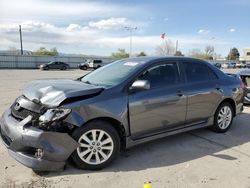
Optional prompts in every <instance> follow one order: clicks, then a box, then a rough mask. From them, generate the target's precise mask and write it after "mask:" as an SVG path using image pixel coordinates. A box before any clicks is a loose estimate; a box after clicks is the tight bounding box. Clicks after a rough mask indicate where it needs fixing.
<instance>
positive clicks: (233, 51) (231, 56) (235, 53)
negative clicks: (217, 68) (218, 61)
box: [227, 47, 240, 60]
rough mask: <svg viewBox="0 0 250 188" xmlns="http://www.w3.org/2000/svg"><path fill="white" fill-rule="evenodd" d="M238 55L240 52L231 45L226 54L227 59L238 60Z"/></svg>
mask: <svg viewBox="0 0 250 188" xmlns="http://www.w3.org/2000/svg"><path fill="white" fill-rule="evenodd" d="M239 57H240V53H239V50H238V49H237V48H235V47H233V48H232V49H230V52H229V54H228V56H227V59H228V60H238V59H239Z"/></svg>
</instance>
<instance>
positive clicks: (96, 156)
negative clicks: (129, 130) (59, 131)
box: [71, 121, 120, 170]
mask: <svg viewBox="0 0 250 188" xmlns="http://www.w3.org/2000/svg"><path fill="white" fill-rule="evenodd" d="M72 137H73V138H74V139H75V140H76V141H77V142H78V143H81V146H80V147H78V148H77V149H76V150H75V151H74V152H73V153H72V155H71V158H72V161H73V162H74V164H75V165H76V166H77V167H78V168H81V169H84V170H100V169H103V168H104V167H106V166H107V165H108V164H109V163H111V162H112V161H113V160H114V159H115V157H116V156H117V154H118V153H119V151H120V138H119V134H118V133H117V131H116V130H115V129H114V128H113V127H112V125H111V124H109V123H108V122H105V121H93V122H90V123H88V124H86V125H84V126H83V127H80V128H78V129H76V130H75V131H74V132H73V134H72Z"/></svg>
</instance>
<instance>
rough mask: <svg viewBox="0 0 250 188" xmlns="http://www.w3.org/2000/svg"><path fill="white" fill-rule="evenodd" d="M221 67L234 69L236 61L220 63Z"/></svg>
mask: <svg viewBox="0 0 250 188" xmlns="http://www.w3.org/2000/svg"><path fill="white" fill-rule="evenodd" d="M221 67H222V68H223V69H235V68H236V62H230V63H223V64H222V65H221Z"/></svg>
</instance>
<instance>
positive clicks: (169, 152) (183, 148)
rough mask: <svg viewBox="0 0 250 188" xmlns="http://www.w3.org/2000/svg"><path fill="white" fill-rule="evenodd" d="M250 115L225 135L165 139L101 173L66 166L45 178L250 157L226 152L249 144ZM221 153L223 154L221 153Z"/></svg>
mask: <svg viewBox="0 0 250 188" xmlns="http://www.w3.org/2000/svg"><path fill="white" fill-rule="evenodd" d="M249 121H250V114H248V113H242V114H241V115H239V116H237V117H236V118H235V119H234V122H233V124H232V127H231V129H230V130H229V131H228V132H226V133H223V134H219V133H214V132H212V131H210V130H209V129H200V130H195V131H191V132H187V133H182V134H178V135H174V136H170V137H166V138H164V139H160V140H156V141H152V142H149V143H146V144H142V145H139V146H136V147H134V148H132V149H129V150H127V151H125V152H123V153H121V154H120V156H118V157H117V159H116V160H115V161H114V162H113V163H112V164H111V165H109V166H108V167H106V168H105V169H103V170H100V171H86V170H80V169H77V168H75V167H74V166H72V165H71V164H69V165H67V168H66V169H65V170H64V171H62V172H50V173H48V174H44V175H42V176H44V177H53V176H64V175H77V174H86V175H87V174H91V173H105V172H121V171H140V170H145V169H150V168H158V167H163V166H171V165H175V164H179V163H183V162H187V161H192V160H195V159H198V158H202V157H204V156H212V157H214V158H217V159H219V160H229V161H233V160H237V159H238V158H237V157H236V156H238V154H239V155H245V156H247V157H250V154H248V153H244V151H239V150H238V149H233V150H232V152H236V153H237V152H238V154H237V155H233V156H232V155H230V154H227V153H232V152H227V151H226V150H227V149H230V148H233V147H236V146H240V145H243V144H244V143H247V142H249V141H250V134H249V132H250V125H249V124H248V122H249ZM220 152H221V153H220Z"/></svg>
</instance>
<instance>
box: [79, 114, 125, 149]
mask: <svg viewBox="0 0 250 188" xmlns="http://www.w3.org/2000/svg"><path fill="white" fill-rule="evenodd" d="M93 121H105V122H108V123H110V125H111V126H112V127H113V128H114V129H115V130H116V131H117V133H118V134H119V137H120V141H121V149H122V150H124V149H125V148H126V131H125V127H124V125H123V124H122V123H121V122H120V121H118V120H116V119H114V118H111V117H98V118H94V119H91V120H89V121H87V122H85V123H84V124H87V123H90V122H93ZM82 126H84V125H82Z"/></svg>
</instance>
